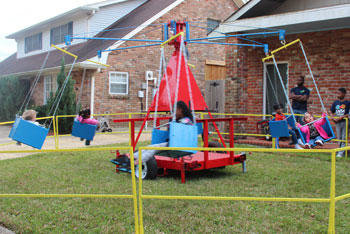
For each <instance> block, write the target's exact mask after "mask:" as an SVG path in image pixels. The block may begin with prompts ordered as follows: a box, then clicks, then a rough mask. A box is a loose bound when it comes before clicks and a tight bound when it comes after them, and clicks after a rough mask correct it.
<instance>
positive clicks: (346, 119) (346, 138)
mask: <svg viewBox="0 0 350 234" xmlns="http://www.w3.org/2000/svg"><path fill="white" fill-rule="evenodd" d="M348 129H349V118H345V147H348V145H349V143H348V140H349V138H348V134H349V130H348ZM345 159H348V151H347V150H345Z"/></svg>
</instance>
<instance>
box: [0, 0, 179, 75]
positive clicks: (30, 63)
mask: <svg viewBox="0 0 350 234" xmlns="http://www.w3.org/2000/svg"><path fill="white" fill-rule="evenodd" d="M183 1H184V0H161V1H159V0H149V1H147V2H145V3H144V4H142V5H141V6H139V7H138V8H136V9H135V10H133V11H132V12H130V13H129V14H127V15H126V16H124V17H123V18H121V19H119V20H118V21H116V22H115V23H114V24H112V25H111V26H109V27H108V28H106V30H103V31H102V32H100V33H99V34H97V35H96V37H107V38H123V37H125V36H126V35H128V34H130V33H132V32H133V31H136V30H137V28H136V29H135V27H137V26H141V25H142V24H144V23H145V22H146V21H147V22H148V21H149V20H150V19H152V18H154V15H157V14H159V13H160V12H162V11H163V10H164V9H165V8H167V7H169V6H170V5H172V4H174V3H175V2H179V3H181V2H183ZM165 13H166V12H164V14H165ZM159 17H160V16H159ZM154 20H156V19H154ZM150 23H151V22H150ZM122 27H130V28H127V29H125V30H113V29H117V28H122ZM115 43H117V42H116V41H111V40H103V41H102V40H88V41H86V42H84V43H79V44H74V45H71V46H69V47H68V48H67V50H68V51H69V52H71V53H73V54H76V55H77V56H78V60H77V62H78V63H79V62H83V61H85V60H86V59H90V58H93V57H95V56H96V55H97V51H98V50H104V49H106V48H109V47H111V46H112V45H114V44H115ZM47 53H48V52H44V53H41V54H37V55H33V56H28V57H24V58H20V59H17V55H16V53H15V54H13V55H11V56H10V57H8V58H7V59H5V60H4V61H3V62H1V63H0V76H6V75H11V74H23V73H28V72H35V71H38V70H39V69H40V67H41V65H42V64H43V61H44V59H45V57H46V55H47ZM61 58H62V53H61V52H60V51H57V50H53V51H51V52H50V55H49V57H48V61H47V64H46V66H45V69H48V68H55V67H59V66H60V61H61ZM65 62H66V64H71V63H72V62H73V58H72V57H70V56H65Z"/></svg>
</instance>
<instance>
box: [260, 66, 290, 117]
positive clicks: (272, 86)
mask: <svg viewBox="0 0 350 234" xmlns="http://www.w3.org/2000/svg"><path fill="white" fill-rule="evenodd" d="M277 67H278V70H279V72H280V74H281V77H282V80H283V84H284V87H285V88H286V93H287V95H288V93H289V92H288V64H287V63H279V64H277ZM264 78H265V84H266V86H265V87H266V90H265V114H272V113H274V109H273V106H274V105H275V104H282V105H283V106H284V108H283V111H284V112H287V110H288V106H287V97H286V95H285V93H284V91H283V87H282V85H281V81H280V79H279V77H278V73H277V70H276V68H275V66H274V64H265V75H264Z"/></svg>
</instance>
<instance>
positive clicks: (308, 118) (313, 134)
mask: <svg viewBox="0 0 350 234" xmlns="http://www.w3.org/2000/svg"><path fill="white" fill-rule="evenodd" d="M326 116H327V114H326V113H323V114H322V118H321V119H319V120H317V121H315V118H314V117H313V116H312V114H310V113H308V112H306V113H305V115H304V118H303V121H304V123H305V125H303V126H302V125H300V124H299V123H297V127H298V128H300V131H301V132H302V133H304V134H305V135H306V139H305V141H306V144H305V148H307V149H311V147H314V146H316V145H320V146H322V145H323V144H324V140H326V139H328V138H329V137H328V135H327V133H326V131H325V130H324V129H323V128H322V125H324V124H325V123H326V119H325V118H324V117H326ZM314 121H315V122H314Z"/></svg>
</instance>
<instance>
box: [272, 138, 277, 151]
mask: <svg viewBox="0 0 350 234" xmlns="http://www.w3.org/2000/svg"><path fill="white" fill-rule="evenodd" d="M274 148H276V138H274V137H273V138H272V149H274Z"/></svg>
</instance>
